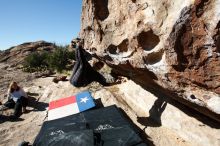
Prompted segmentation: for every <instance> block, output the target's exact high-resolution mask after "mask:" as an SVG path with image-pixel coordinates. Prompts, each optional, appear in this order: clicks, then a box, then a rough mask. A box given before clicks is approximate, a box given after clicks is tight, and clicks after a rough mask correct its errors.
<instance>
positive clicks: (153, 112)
mask: <svg viewBox="0 0 220 146" xmlns="http://www.w3.org/2000/svg"><path fill="white" fill-rule="evenodd" d="M166 106H167V102H165V101H164V100H163V99H160V98H158V99H157V100H156V101H155V102H154V105H153V106H152V107H151V109H150V111H149V114H150V116H149V117H138V119H137V121H138V122H139V123H140V124H142V125H144V126H145V128H147V126H150V127H160V126H161V125H162V124H161V115H162V113H163V111H164V110H165V108H166ZM145 128H144V129H145Z"/></svg>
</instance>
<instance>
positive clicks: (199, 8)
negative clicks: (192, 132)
mask: <svg viewBox="0 0 220 146" xmlns="http://www.w3.org/2000/svg"><path fill="white" fill-rule="evenodd" d="M219 7H220V1H219V0H184V1H182V0H170V1H167V0H162V1H160V2H157V1H153V0H130V1H127V0H112V1H109V0H83V8H82V19H81V21H82V24H81V32H80V37H81V38H83V39H84V42H85V48H86V49H87V51H88V52H90V53H92V54H96V55H97V56H98V57H99V58H100V59H101V60H103V61H105V62H106V63H107V64H108V65H110V66H111V67H113V68H114V70H115V72H118V73H120V74H123V75H125V76H129V77H130V78H132V79H133V80H134V81H135V82H137V83H139V84H140V85H142V87H144V88H146V89H148V90H150V91H152V92H153V93H154V94H162V95H169V96H170V97H173V98H174V99H175V100H177V101H179V102H181V103H183V104H186V105H188V106H190V107H192V108H194V109H196V110H197V111H199V112H201V113H204V114H205V115H207V116H209V117H211V118H213V119H215V120H218V121H220V96H219V95H220V9H219Z"/></svg>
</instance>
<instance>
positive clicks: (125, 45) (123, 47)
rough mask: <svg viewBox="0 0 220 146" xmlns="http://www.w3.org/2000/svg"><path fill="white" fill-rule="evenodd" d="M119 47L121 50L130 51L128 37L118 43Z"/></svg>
mask: <svg viewBox="0 0 220 146" xmlns="http://www.w3.org/2000/svg"><path fill="white" fill-rule="evenodd" d="M118 49H119V51H120V52H127V51H128V39H125V40H123V41H122V42H121V44H119V45H118Z"/></svg>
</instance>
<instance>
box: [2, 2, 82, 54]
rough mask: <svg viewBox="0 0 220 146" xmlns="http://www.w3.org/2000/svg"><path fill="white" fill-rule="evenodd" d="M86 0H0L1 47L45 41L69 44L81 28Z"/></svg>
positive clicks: (6, 47)
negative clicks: (81, 16)
mask: <svg viewBox="0 0 220 146" xmlns="http://www.w3.org/2000/svg"><path fill="white" fill-rule="evenodd" d="M81 5H82V0H0V49H1V50H4V49H8V48H10V47H11V46H15V45H18V44H21V43H24V42H31V41H38V40H45V41H49V42H55V43H58V44H69V43H70V41H71V39H72V38H74V37H77V36H78V33H79V31H80V15H81Z"/></svg>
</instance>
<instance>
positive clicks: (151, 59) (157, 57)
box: [144, 51, 164, 65]
mask: <svg viewBox="0 0 220 146" xmlns="http://www.w3.org/2000/svg"><path fill="white" fill-rule="evenodd" d="M163 53H164V52H163V51H159V52H153V53H151V54H149V55H148V56H146V57H144V60H145V62H146V63H147V64H151V65H152V64H155V63H158V62H160V61H161V59H162V57H163Z"/></svg>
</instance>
